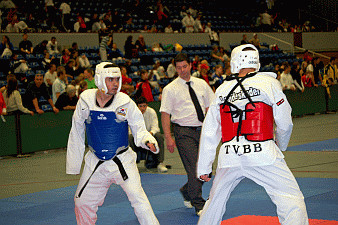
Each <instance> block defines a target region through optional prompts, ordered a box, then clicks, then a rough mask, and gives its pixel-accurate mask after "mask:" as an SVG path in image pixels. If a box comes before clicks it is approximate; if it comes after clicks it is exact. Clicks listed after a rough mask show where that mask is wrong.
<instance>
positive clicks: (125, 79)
mask: <svg viewBox="0 0 338 225" xmlns="http://www.w3.org/2000/svg"><path fill="white" fill-rule="evenodd" d="M120 69H121V77H122V87H121V92H123V93H125V94H127V95H130V94H131V93H133V92H134V90H135V87H134V86H133V85H132V82H133V80H132V79H131V78H130V77H129V76H128V74H127V68H126V67H124V66H121V67H120Z"/></svg>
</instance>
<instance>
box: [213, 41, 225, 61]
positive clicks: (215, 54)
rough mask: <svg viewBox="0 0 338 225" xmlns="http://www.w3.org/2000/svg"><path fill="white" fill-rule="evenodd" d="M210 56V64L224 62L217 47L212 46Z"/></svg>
mask: <svg viewBox="0 0 338 225" xmlns="http://www.w3.org/2000/svg"><path fill="white" fill-rule="evenodd" d="M210 56H211V62H216V63H223V62H224V58H223V55H222V53H221V52H220V51H219V50H218V46H217V45H213V46H212V51H211V53H210Z"/></svg>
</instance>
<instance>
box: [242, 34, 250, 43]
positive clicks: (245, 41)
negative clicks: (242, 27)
mask: <svg viewBox="0 0 338 225" xmlns="http://www.w3.org/2000/svg"><path fill="white" fill-rule="evenodd" d="M245 44H249V41H248V36H247V35H246V34H243V39H242V40H241V45H245Z"/></svg>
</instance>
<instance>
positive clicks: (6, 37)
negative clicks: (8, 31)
mask: <svg viewBox="0 0 338 225" xmlns="http://www.w3.org/2000/svg"><path fill="white" fill-rule="evenodd" d="M5 38H6V39H7V42H8V43H10V42H11V41H10V40H9V37H8V36H7V35H5Z"/></svg>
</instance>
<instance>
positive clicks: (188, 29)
mask: <svg viewBox="0 0 338 225" xmlns="http://www.w3.org/2000/svg"><path fill="white" fill-rule="evenodd" d="M186 13H187V15H186V16H185V17H184V18H183V19H182V26H183V27H184V28H185V33H192V32H194V22H195V20H194V18H193V17H192V16H191V13H190V11H187V12H186Z"/></svg>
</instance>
